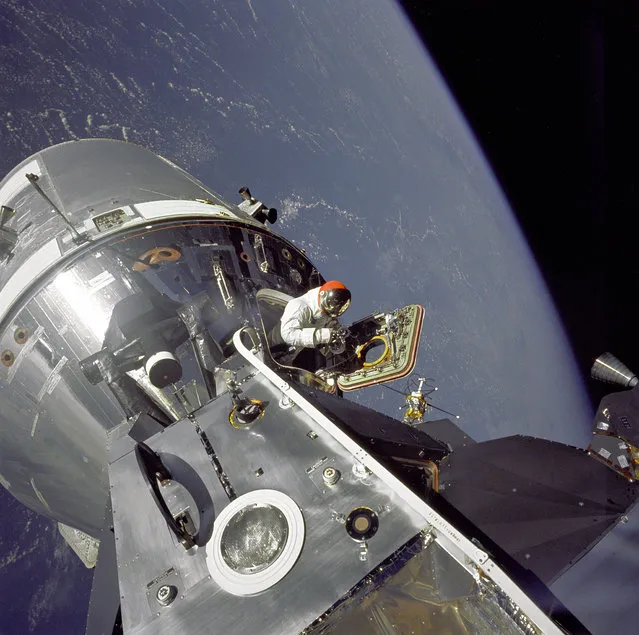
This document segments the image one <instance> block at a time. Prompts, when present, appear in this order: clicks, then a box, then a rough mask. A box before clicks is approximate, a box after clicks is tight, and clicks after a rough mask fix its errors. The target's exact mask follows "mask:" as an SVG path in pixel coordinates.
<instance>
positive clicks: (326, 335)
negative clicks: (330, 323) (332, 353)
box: [314, 329, 334, 346]
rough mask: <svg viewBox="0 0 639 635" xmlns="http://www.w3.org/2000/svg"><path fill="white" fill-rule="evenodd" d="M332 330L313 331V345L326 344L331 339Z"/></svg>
mask: <svg viewBox="0 0 639 635" xmlns="http://www.w3.org/2000/svg"><path fill="white" fill-rule="evenodd" d="M333 331H334V329H316V330H315V335H314V339H315V345H316V346H317V345H319V344H328V343H329V342H330V341H331V339H332V338H333Z"/></svg>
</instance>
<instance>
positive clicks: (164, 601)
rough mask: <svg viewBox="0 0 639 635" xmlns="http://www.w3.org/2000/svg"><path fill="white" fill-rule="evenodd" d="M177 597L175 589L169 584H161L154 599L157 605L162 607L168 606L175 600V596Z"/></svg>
mask: <svg viewBox="0 0 639 635" xmlns="http://www.w3.org/2000/svg"><path fill="white" fill-rule="evenodd" d="M176 595H177V589H176V588H175V587H174V586H172V585H170V584H163V585H162V586H161V587H159V588H158V590H157V591H156V592H155V599H156V600H157V601H158V604H161V605H162V606H168V605H169V604H171V602H173V600H175V596H176Z"/></svg>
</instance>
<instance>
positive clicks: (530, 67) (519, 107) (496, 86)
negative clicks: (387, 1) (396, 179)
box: [401, 0, 639, 404]
mask: <svg viewBox="0 0 639 635" xmlns="http://www.w3.org/2000/svg"><path fill="white" fill-rule="evenodd" d="M401 3H402V5H403V7H404V10H405V12H406V14H407V15H408V17H409V19H410V20H411V22H412V23H413V26H414V27H415V28H416V29H417V31H418V32H419V34H420V36H421V38H422V40H423V41H424V43H425V45H426V47H427V48H428V50H429V51H430V53H431V55H432V56H433V58H434V60H435V62H436V64H437V65H438V67H439V69H440V71H441V73H442V75H443V76H444V78H445V79H446V81H447V82H448V85H449V87H450V89H451V90H452V92H453V94H454V95H455V97H456V99H457V101H458V103H459V105H460V106H461V108H462V110H463V112H464V114H465V116H466V118H467V120H468V122H469V124H470V125H471V127H472V128H473V130H474V132H475V134H476V136H477V138H478V140H479V143H480V144H481V146H482V148H483V150H484V152H485V154H486V155H487V157H488V160H489V162H490V164H491V166H492V168H493V170H494V172H495V174H496V176H497V178H498V179H499V181H500V183H501V186H502V189H503V191H504V192H505V194H506V196H507V197H508V199H509V201H510V204H511V206H512V209H513V211H514V212H515V214H516V215H517V218H518V219H519V223H520V225H521V227H522V228H523V230H524V233H525V234H526V237H527V239H528V241H529V244H530V246H531V248H532V250H533V252H534V254H535V257H536V259H537V262H538V264H539V266H540V268H541V271H542V273H543V275H544V278H545V280H546V283H547V285H548V287H549V289H550V292H551V293H552V296H553V298H554V300H555V303H556V306H557V308H558V310H559V313H560V315H561V318H562V320H563V322H564V325H565V328H566V330H567V332H568V335H569V337H570V339H571V342H572V345H573V350H574V352H575V355H576V358H577V362H578V364H579V368H580V370H581V372H582V375H583V376H584V377H587V376H588V374H589V369H590V366H591V364H592V361H593V360H594V358H596V357H597V355H599V354H600V353H602V352H604V351H610V352H612V353H614V354H615V355H617V357H619V358H620V359H621V360H622V361H624V362H625V363H626V364H627V365H628V366H629V367H630V368H631V369H632V370H633V371H634V372H636V373H639V337H637V330H638V329H639V310H638V307H639V300H638V297H639V259H638V257H639V253H638V252H639V249H637V242H638V241H639V233H638V232H637V231H636V229H635V227H639V223H637V222H636V221H634V217H635V216H637V208H638V204H639V196H638V189H637V185H636V182H637V179H639V160H638V158H637V157H638V153H639V149H638V145H637V142H639V135H638V134H637V121H638V120H639V3H633V4H631V3H627V4H624V3H620V2H615V1H610V2H609V3H607V4H606V3H605V2H587V1H584V2H560V1H557V2H555V3H552V4H550V3H545V2H542V3H523V2H513V1H512V0H510V1H509V2H496V1H492V2H490V1H488V0H484V1H483V2H480V1H479V0H475V1H472V0H448V1H443V0H440V1H428V0H421V1H418V0H412V1H409V0H401ZM633 221H634V222H633ZM587 385H588V389H589V392H590V397H591V400H592V401H593V403H595V404H596V403H598V402H599V399H600V398H601V396H602V395H603V394H606V393H607V392H609V391H610V387H606V386H604V385H601V384H596V383H595V382H594V381H592V380H590V379H588V380H587Z"/></svg>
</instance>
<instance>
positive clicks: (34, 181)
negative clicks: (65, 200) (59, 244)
mask: <svg viewBox="0 0 639 635" xmlns="http://www.w3.org/2000/svg"><path fill="white" fill-rule="evenodd" d="M25 176H26V177H27V180H28V181H29V183H31V185H33V187H34V188H35V189H36V191H37V192H38V194H40V196H41V197H42V198H43V199H44V200H45V201H46V202H47V203H49V205H51V207H52V208H53V211H54V212H55V213H56V214H57V215H58V216H59V217H60V218H61V219H62V220H63V221H64V223H65V224H66V226H67V227H68V228H69V229H70V230H71V233H72V234H73V237H74V239H75V240H76V241H82V240H86V238H85V237H84V236H82V235H81V234H80V232H79V231H78V230H77V229H76V228H75V227H74V226H73V225H72V224H71V223H70V222H69V220H68V219H67V217H66V216H65V215H64V214H63V213H62V211H61V210H60V209H58V207H57V206H56V204H55V203H54V202H53V201H52V200H51V199H50V198H49V197H48V196H47V195H46V194H45V193H44V190H43V189H42V188H41V187H40V185H38V179H39V178H40V177H39V176H38V175H37V174H25Z"/></svg>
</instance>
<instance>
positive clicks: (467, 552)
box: [233, 329, 562, 635]
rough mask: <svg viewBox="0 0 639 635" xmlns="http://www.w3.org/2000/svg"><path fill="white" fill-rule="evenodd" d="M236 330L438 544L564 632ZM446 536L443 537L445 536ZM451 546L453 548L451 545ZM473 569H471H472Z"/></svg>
mask: <svg viewBox="0 0 639 635" xmlns="http://www.w3.org/2000/svg"><path fill="white" fill-rule="evenodd" d="M243 330H244V329H240V330H239V331H236V333H235V335H234V336H233V344H234V345H235V349H236V350H237V352H238V353H239V354H240V355H241V356H242V357H244V359H246V360H247V361H248V362H249V364H251V365H252V366H253V367H254V368H256V369H257V370H258V371H259V372H260V373H261V374H262V375H264V377H266V378H267V379H268V380H269V381H270V382H272V383H273V384H274V385H275V387H276V388H277V389H278V390H280V391H282V392H283V393H284V394H285V395H286V396H287V397H288V398H289V399H290V400H291V401H293V402H294V403H295V404H296V405H297V406H299V407H300V408H301V409H302V410H303V411H304V412H305V413H306V414H307V415H309V416H310V417H311V418H312V419H313V421H315V422H316V423H318V424H319V425H320V426H321V427H322V428H323V429H324V430H325V431H326V432H328V433H329V434H330V435H331V436H332V437H333V438H334V439H335V440H336V441H338V442H339V443H341V444H342V445H343V446H344V447H345V448H346V449H347V450H348V451H349V452H350V453H351V454H352V455H353V456H354V457H355V458H356V459H357V460H358V461H360V462H361V463H363V464H364V465H365V466H366V467H367V468H368V469H369V470H370V471H371V472H373V474H375V475H376V476H378V477H379V478H380V479H382V480H383V481H384V483H385V484H386V485H388V486H389V487H390V488H391V489H392V490H393V491H394V492H395V493H396V494H397V495H398V496H400V497H401V498H402V499H403V500H404V501H405V502H406V503H407V504H408V505H409V506H410V507H412V508H413V509H414V510H415V511H416V512H417V513H418V514H421V515H422V516H423V518H424V520H425V521H427V522H428V523H430V524H431V525H432V527H433V528H434V529H435V532H434V535H435V540H436V541H437V543H438V544H439V545H440V546H441V547H443V548H444V549H445V550H446V551H447V552H448V553H449V554H450V555H451V556H452V557H453V558H455V560H457V561H458V562H459V563H460V564H461V565H462V566H463V567H464V568H465V569H469V567H468V562H467V560H468V559H469V560H470V561H472V562H474V563H475V564H476V565H477V567H479V568H481V569H482V570H483V571H484V572H485V573H487V574H488V575H489V577H491V578H492V579H493V581H494V582H495V583H496V584H498V585H499V586H500V587H501V589H503V590H504V592H505V593H507V594H508V595H509V596H510V597H511V598H512V599H513V601H514V602H515V603H516V604H517V605H518V606H519V607H520V608H521V609H522V610H523V611H524V613H526V615H527V616H528V618H529V619H530V620H532V621H533V622H534V623H535V624H536V625H537V626H538V627H539V628H540V629H541V631H542V632H543V633H544V634H549V633H553V634H556V635H561V633H562V631H561V629H559V628H558V627H557V625H556V624H555V623H554V622H553V621H552V620H551V619H550V618H549V617H548V616H547V615H546V614H545V613H544V612H543V611H542V610H541V609H540V608H539V607H538V606H537V605H536V604H535V603H534V602H533V601H532V600H531V599H530V598H529V597H528V596H527V595H526V594H525V592H524V591H523V590H522V589H520V588H519V587H518V586H517V584H515V582H513V581H512V580H511V579H510V578H509V577H508V575H507V574H506V573H505V572H504V571H503V570H502V569H501V568H500V567H499V566H498V565H497V564H496V563H495V562H493V561H492V560H490V558H489V557H488V554H486V552H484V551H482V550H481V549H479V548H477V547H476V546H475V545H474V544H473V543H472V542H471V541H470V540H468V538H466V536H464V534H462V533H461V532H459V531H457V529H455V528H454V527H453V526H452V525H451V524H450V523H449V522H448V521H447V520H446V519H445V518H444V517H443V516H441V515H440V514H438V513H437V512H436V511H435V510H434V509H433V508H432V507H431V506H430V505H429V504H428V503H426V502H425V501H424V500H422V499H421V498H420V497H419V496H417V494H415V492H413V491H412V490H411V489H410V488H409V487H407V486H406V485H404V483H402V482H401V481H400V480H399V479H398V478H397V477H396V476H394V475H393V474H392V473H391V472H390V471H389V470H387V469H386V468H385V467H384V466H383V465H382V464H381V463H380V462H379V461H377V460H376V459H375V458H373V457H372V456H371V455H370V454H369V453H368V452H366V451H365V450H364V449H363V448H362V447H360V446H359V445H358V444H357V443H355V441H353V440H352V439H351V438H350V437H349V436H348V435H347V434H345V433H344V432H342V431H341V430H340V429H339V428H338V427H337V426H336V425H335V424H334V423H333V422H332V421H331V420H330V419H329V418H328V417H326V416H325V415H324V414H323V413H322V412H321V411H320V410H318V409H317V408H316V407H315V406H314V405H313V404H312V403H311V402H310V401H308V400H307V399H306V398H304V397H303V396H302V395H301V394H299V393H298V392H297V391H296V390H295V389H294V388H293V387H292V386H291V385H290V384H288V383H287V382H286V381H284V380H283V379H282V378H281V377H280V376H279V375H278V374H277V373H275V371H273V370H272V369H271V368H269V367H268V366H267V365H266V364H265V363H264V362H263V361H262V360H260V359H259V358H258V357H257V355H255V353H254V352H252V351H250V350H249V349H248V348H247V347H246V346H244V344H243V343H242V332H243ZM442 538H443V539H442ZM451 547H452V548H451ZM460 552H461V553H460ZM471 571H472V570H471Z"/></svg>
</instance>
